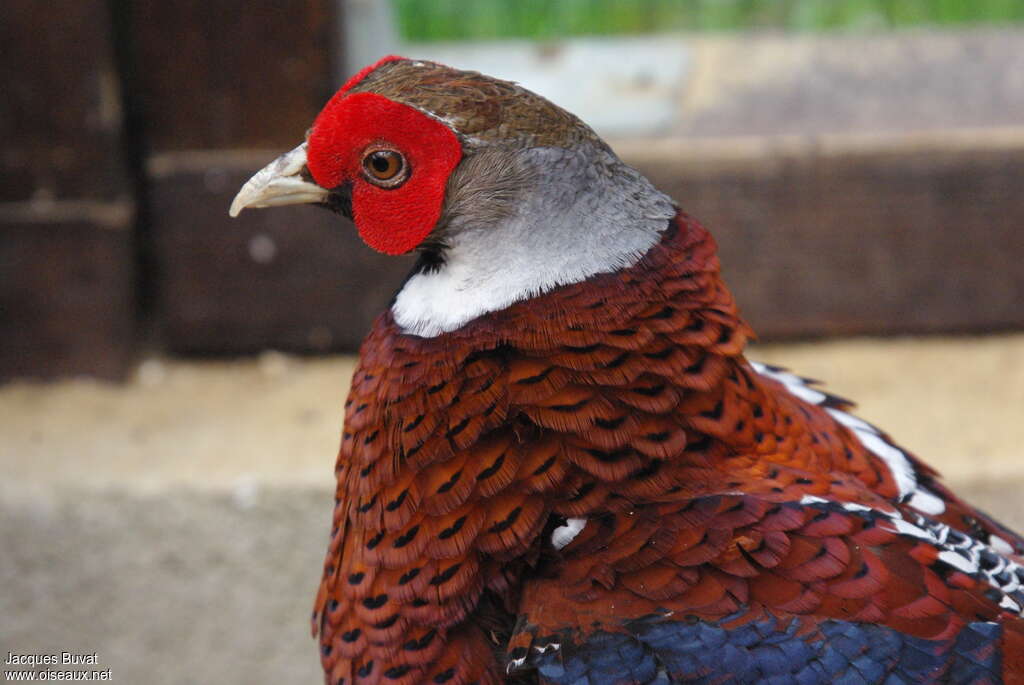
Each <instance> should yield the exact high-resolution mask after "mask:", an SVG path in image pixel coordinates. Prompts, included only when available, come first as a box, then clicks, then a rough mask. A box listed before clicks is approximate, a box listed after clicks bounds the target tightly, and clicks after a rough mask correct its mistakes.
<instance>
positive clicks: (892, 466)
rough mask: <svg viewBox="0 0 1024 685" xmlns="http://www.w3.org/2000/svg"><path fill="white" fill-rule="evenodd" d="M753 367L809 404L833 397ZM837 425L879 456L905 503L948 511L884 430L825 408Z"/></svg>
mask: <svg viewBox="0 0 1024 685" xmlns="http://www.w3.org/2000/svg"><path fill="white" fill-rule="evenodd" d="M750 366H751V367H752V368H753V369H754V371H756V372H757V373H759V374H760V375H762V376H764V377H765V378H771V379H772V380H774V381H778V382H779V383H782V385H783V386H785V388H786V390H788V391H789V392H790V394H792V395H794V396H795V397H798V398H800V399H801V400H803V401H805V402H809V403H811V404H816V405H819V406H821V405H824V404H825V403H826V402H827V401H828V398H829V396H828V395H827V394H825V393H823V392H821V391H820V390H817V389H815V388H813V387H811V385H810V382H809V381H807V380H806V379H803V378H801V377H800V376H797V375H796V374H793V373H790V372H788V371H785V370H783V369H780V368H778V367H774V366H768V365H766V364H760V363H758V362H750ZM825 411H827V412H828V413H829V414H830V415H831V416H832V418H834V419H835V420H836V422H838V423H840V424H842V425H843V426H846V427H847V428H849V429H850V430H851V431H853V434H854V435H856V436H857V439H858V440H860V442H861V444H862V445H864V447H865V448H866V449H868V450H869V451H871V452H872V453H873V454H874V455H875V456H877V457H878V458H879V459H881V460H882V461H883V462H885V465H886V466H888V467H889V472H890V473H892V477H893V480H895V481H896V487H897V489H898V490H899V498H900V501H901V502H906V503H907V504H909V505H910V506H912V507H914V508H915V509H917V510H918V511H920V512H922V513H925V514H928V515H930V516H938V515H939V514H941V513H943V512H944V511H945V510H946V505H945V503H943V501H942V499H941V498H939V497H938V496H937V495H935V493H933V492H931V491H929V490H928V489H927V488H925V487H924V486H923V485H921V484H920V482H919V481H918V478H917V472H916V471H915V470H914V465H913V464H912V463H911V462H910V459H908V458H907V455H906V454H905V453H904V452H903V450H901V449H900V448H899V447H897V446H896V445H893V444H892V443H891V442H889V441H888V440H886V439H885V438H884V437H883V436H882V433H881V431H879V430H878V429H877V428H875V427H874V426H872V425H871V424H870V423H868V422H867V421H864V420H863V419H859V418H857V417H856V416H853V415H852V414H848V413H846V412H844V411H842V410H840V409H837V408H835V407H828V406H826V407H825Z"/></svg>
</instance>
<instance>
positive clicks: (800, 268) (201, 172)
mask: <svg viewBox="0 0 1024 685" xmlns="http://www.w3.org/2000/svg"><path fill="white" fill-rule="evenodd" d="M627 148H628V149H624V150H623V152H624V154H625V157H626V158H627V160H629V161H631V162H632V163H634V164H636V165H637V166H638V167H639V168H640V169H641V170H642V171H644V172H645V173H647V174H648V175H650V176H651V178H652V179H653V180H654V181H655V182H656V183H657V184H658V186H659V187H661V188H663V189H664V190H666V191H667V192H669V193H670V194H671V195H672V196H673V197H675V198H676V199H677V200H678V201H679V203H680V204H681V206H682V207H683V208H684V209H686V211H688V212H690V213H691V214H693V215H694V216H696V217H698V218H699V219H700V220H701V221H702V222H704V223H705V224H706V225H707V226H708V227H709V228H710V229H711V231H712V233H713V234H714V235H715V236H716V237H717V239H718V241H719V244H720V247H721V255H722V263H723V265H724V273H725V276H726V278H727V280H728V282H729V283H730V285H731V287H732V288H733V291H734V292H735V293H736V296H737V299H738V300H739V303H740V306H741V308H742V311H743V312H744V314H745V316H746V317H747V319H748V320H749V321H750V323H751V324H752V325H753V326H754V327H755V329H756V330H757V331H758V333H759V334H760V335H761V337H762V338H764V339H773V338H775V339H778V338H794V337H806V336H830V335H856V334H896V333H923V332H984V331H991V330H998V329H1006V328H1013V327H1021V326H1024V306H1022V305H1021V302H1022V301H1024V269H1022V268H1021V267H1020V264H1022V263H1024V231H1021V227H1022V226H1024V205H1022V204H1021V203H1020V201H1019V196H1018V193H1017V191H1016V189H1017V188H1019V187H1021V185H1022V184H1024V145H1020V146H1018V145H1014V144H1007V145H1005V146H1000V145H978V146H971V145H966V146H961V145H959V144H957V145H951V146H943V145H942V144H941V143H939V142H938V141H936V142H935V144H934V145H932V144H929V145H926V146H924V147H922V148H916V147H914V148H910V149H908V148H906V147H902V148H901V147H897V149H892V150H887V149H886V147H885V146H884V145H883V146H874V147H872V145H868V146H867V147H863V146H860V145H853V146H851V147H850V148H849V149H845V150H817V151H816V150H815V149H814V148H808V147H805V146H804V147H798V148H797V149H792V150H782V151H776V152H771V151H769V152H767V153H766V152H764V151H763V150H748V151H744V152H742V153H741V154H731V153H730V154H724V152H723V151H724V149H725V148H721V147H720V148H717V152H716V148H715V147H711V148H708V150H709V151H708V152H707V153H706V154H701V155H696V156H695V155H692V154H690V155H686V154H680V155H678V156H673V154H672V150H671V146H668V147H664V146H663V147H662V149H661V150H660V151H658V150H657V146H651V147H650V148H647V151H646V152H645V151H643V148H642V147H640V146H627ZM652 151H654V152H652ZM273 154H274V153H273V152H264V153H246V154H241V153H234V154H229V153H211V154H203V155H196V154H174V155H163V156H161V157H160V158H158V159H156V160H155V161H154V164H153V165H152V167H153V169H154V174H153V188H152V190H153V203H154V205H153V209H154V211H153V217H154V226H153V230H154V235H155V239H156V245H157V248H158V254H159V259H160V263H159V272H160V277H161V281H160V313H161V319H162V322H163V332H164V335H165V340H166V341H167V343H168V345H169V346H170V348H171V349H172V350H174V351H178V352H192V353H195V352H202V353H211V352H212V353H231V352H251V351H256V350H259V349H262V348H265V347H272V348H278V349H284V350H292V351H299V352H307V351H326V350H354V349H356V347H357V346H358V344H359V342H360V340H361V339H362V336H363V334H364V333H365V331H366V330H367V329H368V327H369V323H370V322H371V321H372V319H373V317H374V316H375V315H376V314H378V313H379V312H381V311H382V310H383V309H384V308H385V307H386V306H387V304H388V302H389V300H390V298H391V296H392V294H393V293H394V292H395V290H396V289H397V288H398V287H399V285H400V283H401V281H402V278H403V276H404V274H405V273H406V272H407V271H408V269H409V267H410V260H409V259H404V258H403V259H396V258H392V257H385V256H382V255H379V254H376V253H374V252H372V251H371V250H370V249H369V248H367V247H366V246H365V245H363V244H362V242H361V241H360V240H359V238H358V236H357V235H356V233H355V231H354V229H353V228H352V226H351V225H350V224H349V223H348V222H347V221H346V220H344V219H342V218H340V217H337V216H334V215H332V214H329V213H327V212H325V211H324V210H321V209H318V208H314V207H293V208H277V209H272V210H261V211H247V212H244V213H243V214H242V215H241V217H240V218H239V219H237V220H235V221H232V220H230V219H229V218H228V217H227V207H228V205H229V203H230V201H231V197H232V195H233V194H234V192H235V191H236V190H237V188H238V187H239V186H240V185H241V184H242V183H243V182H244V181H245V180H246V178H247V177H248V176H249V175H250V174H251V173H252V172H253V171H254V170H256V169H257V168H259V167H260V166H261V165H262V164H264V163H265V162H266V161H268V160H269V159H270V158H271V157H272V155H273Z"/></svg>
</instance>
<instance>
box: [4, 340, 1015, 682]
mask: <svg viewBox="0 0 1024 685" xmlns="http://www.w3.org/2000/svg"><path fill="white" fill-rule="evenodd" d="M751 357H752V358H755V359H758V360H762V361H767V362H772V363H776V364H782V365H787V366H789V367H791V368H793V369H794V370H796V371H798V372H800V373H802V374H805V375H807V376H812V377H817V378H822V379H825V380H827V381H828V388H829V389H830V390H832V391H834V392H836V393H838V394H840V395H843V396H846V397H850V398H852V399H855V400H857V401H858V402H860V403H861V408H860V409H859V411H858V412H857V413H858V415H860V416H862V417H863V418H865V419H867V420H869V421H872V422H874V423H876V424H878V425H879V426H881V427H883V428H885V429H886V430H888V431H889V432H891V433H892V435H893V436H894V437H895V438H896V439H897V440H899V441H900V442H901V443H902V444H903V445H905V446H906V447H907V448H908V449H911V450H913V451H914V452H916V453H917V454H918V455H920V456H921V457H922V458H924V459H925V460H926V461H928V462H929V463H931V464H933V465H934V466H937V467H938V468H939V469H940V470H942V471H943V472H944V473H945V474H946V476H947V478H948V482H949V483H950V484H951V485H952V486H953V487H954V489H956V490H957V491H958V492H960V493H962V494H964V495H965V496H966V497H967V498H968V499H969V500H971V501H974V502H976V503H977V504H979V505H981V506H982V507H983V508H985V509H988V510H990V511H991V512H992V513H993V514H994V515H996V516H998V517H1001V518H1002V519H1003V520H1004V522H1005V523H1007V524H1009V525H1011V526H1014V527H1017V528H1021V527H1024V500H1022V499H1021V498H1020V497H1019V493H1020V490H1021V486H1022V485H1024V460H1022V459H1021V456H1022V449H1021V445H1022V444H1024V424H1022V422H1021V421H1020V420H1019V417H1020V408H1021V407H1022V406H1024V335H1019V334H1018V335H1008V336H993V337H988V338H947V339H930V340H915V339H904V340H853V341H844V342H831V343H816V344H802V345H763V346H759V347H758V348H756V349H754V350H753V351H752V352H751ZM351 372H352V359H351V358H350V357H339V358H333V359H318V360H299V359H294V358H289V357H284V356H282V355H278V354H268V355H264V356H263V357H261V358H259V359H257V360H249V361H238V362H180V361H178V362H169V361H164V360H159V359H150V360H147V361H146V362H144V363H143V364H142V366H140V367H139V369H138V371H137V373H136V375H135V378H134V380H133V381H132V382H131V383H128V384H125V385H113V384H108V383H98V382H95V381H86V380H74V381H64V382H61V383H54V384H47V385H44V384H35V383H25V382H22V383H16V384H8V385H6V386H0V435H2V436H3V439H2V441H0V473H3V479H2V480H0V654H3V655H4V656H6V653H7V651H15V652H19V653H53V652H58V651H61V650H66V651H79V652H90V653H91V652H96V653H97V657H98V659H99V662H100V663H99V664H98V667H99V668H103V669H105V668H110V669H111V674H112V676H113V682H118V683H148V684H150V685H164V684H166V685H171V684H175V685H178V684H181V683H197V684H203V685H206V684H210V683H222V684H228V683H300V684H301V683H308V684H309V685H313V684H314V683H319V682H321V680H320V675H319V661H318V657H317V654H316V646H315V643H314V642H313V640H312V639H311V638H310V635H309V623H308V620H309V615H310V610H311V608H312V602H313V596H314V593H315V590H316V585H317V582H318V579H319V577H320V569H321V564H322V561H323V557H322V555H323V552H324V550H325V548H326V544H327V533H328V528H329V525H330V523H329V522H330V516H331V498H332V487H333V475H332V472H333V462H334V453H335V450H336V448H337V443H338V435H339V430H340V421H341V413H342V411H341V406H342V402H343V399H344V396H345V393H346V391H347V386H348V380H349V376H350V375H351Z"/></svg>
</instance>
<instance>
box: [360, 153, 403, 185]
mask: <svg viewBox="0 0 1024 685" xmlns="http://www.w3.org/2000/svg"><path fill="white" fill-rule="evenodd" d="M409 171H410V170H409V163H408V162H407V161H406V159H405V155H403V154H402V153H401V152H399V151H398V150H395V149H393V148H389V147H378V148H371V149H369V150H367V151H366V153H365V154H364V155H363V176H365V177H366V180H367V181H369V182H370V183H372V184H374V185H375V186H379V187H381V188H389V189H390V188H397V187H398V186H400V185H402V184H403V183H405V181H406V180H407V179H408V178H409Z"/></svg>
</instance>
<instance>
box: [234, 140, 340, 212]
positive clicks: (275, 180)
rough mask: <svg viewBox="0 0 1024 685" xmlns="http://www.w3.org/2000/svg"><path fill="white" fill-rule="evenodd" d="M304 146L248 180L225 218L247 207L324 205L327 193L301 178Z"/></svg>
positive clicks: (276, 160)
mask: <svg viewBox="0 0 1024 685" xmlns="http://www.w3.org/2000/svg"><path fill="white" fill-rule="evenodd" d="M305 168H306V144H305V143H303V144H302V145H300V146H298V147H297V148H295V149H294V150H292V151H291V152H286V153H285V154H283V155H281V156H280V157H278V158H277V159H275V160H274V161H273V162H271V163H270V164H268V165H267V166H265V167H263V168H262V169H260V170H259V171H257V172H256V174H255V175H254V176H253V177H252V178H250V179H249V180H248V181H247V182H246V184H245V185H244V186H242V189H241V190H239V191H238V195H235V199H234V200H233V201H232V202H231V209H229V210H228V214H230V215H231V216H233V217H235V216H238V214H239V212H241V211H242V210H243V209H245V208H246V207H277V206H280V205H298V204H309V203H317V202H324V201H326V200H327V195H328V192H327V191H326V190H325V189H323V188H321V187H320V186H318V185H317V184H315V183H311V182H309V181H307V180H306V179H304V178H303V177H302V170H303V169H305Z"/></svg>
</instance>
